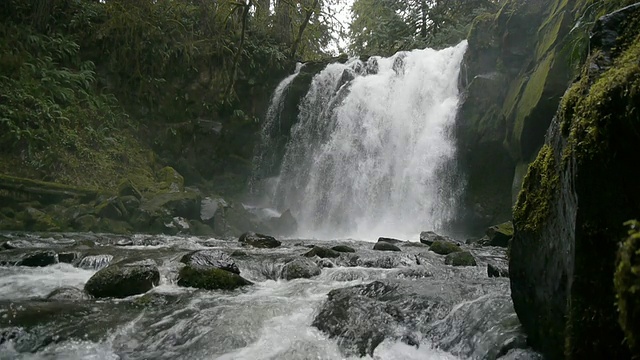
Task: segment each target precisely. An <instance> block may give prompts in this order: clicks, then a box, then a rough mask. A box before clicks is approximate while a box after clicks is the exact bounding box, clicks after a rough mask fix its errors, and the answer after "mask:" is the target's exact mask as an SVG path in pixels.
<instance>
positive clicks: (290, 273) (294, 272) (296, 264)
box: [280, 259, 321, 280]
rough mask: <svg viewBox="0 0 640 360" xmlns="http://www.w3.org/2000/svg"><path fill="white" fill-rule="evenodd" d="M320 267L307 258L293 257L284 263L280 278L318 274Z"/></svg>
mask: <svg viewBox="0 0 640 360" xmlns="http://www.w3.org/2000/svg"><path fill="white" fill-rule="evenodd" d="M320 272H321V270H320V267H319V266H318V265H316V263H314V262H313V261H311V260H309V259H295V260H293V261H290V262H288V263H286V264H285V265H284V267H283V268H282V274H281V276H280V277H281V278H283V279H285V280H293V279H309V278H311V277H314V276H317V275H320Z"/></svg>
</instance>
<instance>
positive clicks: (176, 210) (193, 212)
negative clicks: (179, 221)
mask: <svg viewBox="0 0 640 360" xmlns="http://www.w3.org/2000/svg"><path fill="white" fill-rule="evenodd" d="M200 201H201V199H200V194H198V193H197V192H195V191H180V192H169V193H160V194H157V195H155V196H153V197H152V198H150V199H149V200H147V201H144V202H142V204H141V205H140V209H141V210H142V211H144V212H147V213H148V214H149V216H151V218H154V217H160V218H162V217H166V216H169V217H182V218H186V219H198V218H199V217H200Z"/></svg>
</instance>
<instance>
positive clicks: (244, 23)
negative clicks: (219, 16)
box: [224, 0, 253, 100]
mask: <svg viewBox="0 0 640 360" xmlns="http://www.w3.org/2000/svg"><path fill="white" fill-rule="evenodd" d="M251 6H253V0H249V1H248V2H247V3H246V4H245V5H243V10H242V30H241V32H240V43H239V44H238V49H236V54H235V55H234V56H233V66H232V70H231V81H229V86H228V87H227V90H226V91H225V96H224V99H225V100H229V98H230V97H231V93H232V92H233V88H234V87H235V85H236V78H237V77H238V66H239V65H240V58H241V55H242V48H243V47H244V38H245V35H246V33H247V20H248V18H249V10H251Z"/></svg>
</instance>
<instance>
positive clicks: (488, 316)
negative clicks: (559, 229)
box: [0, 233, 539, 359]
mask: <svg viewBox="0 0 640 360" xmlns="http://www.w3.org/2000/svg"><path fill="white" fill-rule="evenodd" d="M0 236H1V238H2V241H1V242H0V243H1V244H2V245H1V246H2V249H3V250H2V251H0V265H1V266H0V304H1V306H0V309H2V310H0V311H1V313H0V358H2V359H5V358H8V359H13V358H24V359H34V358H35V359H40V358H65V359H84V358H94V359H147V358H154V359H177V358H178V359H311V358H313V359H343V358H373V359H425V358H428V359H498V358H500V359H537V358H539V357H538V355H537V354H535V353H534V352H532V351H530V350H527V349H526V338H525V336H524V334H523V332H522V330H521V326H520V324H519V322H518V319H517V316H516V314H515V312H514V310H513V306H512V303H511V298H510V292H509V279H508V278H505V277H489V274H488V268H489V267H491V268H494V269H503V268H504V267H505V264H506V254H505V250H504V249H503V248H498V247H490V246H487V247H480V246H477V245H476V246H471V245H464V244H454V242H455V241H454V240H451V239H448V238H446V237H440V238H433V237H432V238H427V237H425V238H423V242H424V243H420V242H417V239H415V240H416V241H415V242H407V241H398V240H394V239H381V240H380V241H379V242H377V243H373V242H364V241H355V240H340V241H338V240H331V241H329V240H306V239H285V240H283V239H273V238H270V237H261V236H259V235H256V234H247V235H244V236H243V237H242V238H241V240H242V241H239V239H237V238H231V239H226V240H222V239H216V238H208V237H193V236H166V235H161V236H153V235H132V236H121V235H104V234H79V233H73V234H71V233H64V234H53V235H48V234H31V233H6V234H3V235H0ZM429 242H431V245H427V244H426V243H429ZM440 242H450V243H451V244H450V245H453V246H452V247H451V246H450V250H452V252H451V254H449V255H446V254H438V253H436V252H434V251H431V250H430V249H431V248H434V249H438V247H441V248H446V246H442V244H439V243H440ZM438 244H439V245H438ZM434 245H435V247H434ZM374 248H376V249H378V250H374ZM439 252H442V251H439ZM455 254H464V256H462V257H463V258H465V259H466V260H464V261H456V260H451V258H452V257H451V255H455ZM456 257H460V256H456ZM469 259H471V260H473V263H471V262H470V261H469ZM449 264H451V265H449ZM474 264H475V265H474ZM493 275H496V273H495V272H494V273H493ZM497 275H500V273H499V272H498V273H497Z"/></svg>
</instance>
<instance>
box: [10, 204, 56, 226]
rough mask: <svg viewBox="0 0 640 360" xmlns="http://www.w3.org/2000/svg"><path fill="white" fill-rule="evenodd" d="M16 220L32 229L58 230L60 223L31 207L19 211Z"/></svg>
mask: <svg viewBox="0 0 640 360" xmlns="http://www.w3.org/2000/svg"><path fill="white" fill-rule="evenodd" d="M16 220H18V221H21V222H23V223H24V225H25V227H26V228H27V229H30V230H32V231H60V225H59V224H58V223H57V222H56V221H55V220H54V219H53V218H52V217H51V216H49V215H48V214H46V213H44V212H42V211H40V210H38V209H35V208H33V207H27V208H26V209H25V210H24V211H23V212H21V213H19V214H18V215H17V216H16Z"/></svg>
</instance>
